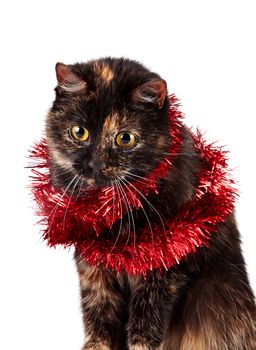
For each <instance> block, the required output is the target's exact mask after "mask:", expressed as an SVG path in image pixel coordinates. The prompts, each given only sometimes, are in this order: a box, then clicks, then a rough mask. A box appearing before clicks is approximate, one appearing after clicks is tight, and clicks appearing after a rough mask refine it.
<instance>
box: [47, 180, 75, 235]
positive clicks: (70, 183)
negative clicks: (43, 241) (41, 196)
mask: <svg viewBox="0 0 256 350" xmlns="http://www.w3.org/2000/svg"><path fill="white" fill-rule="evenodd" d="M77 177H78V175H75V176H74V177H73V178H72V179H71V181H70V182H69V183H68V185H67V186H66V188H65V190H64V192H63V193H62V195H61V197H60V198H59V200H58V202H57V204H56V205H55V207H54V208H53V209H52V211H51V212H50V214H49V215H48V217H49V218H50V217H51V216H52V214H53V216H52V218H51V222H50V225H49V228H48V230H47V232H46V234H48V233H49V232H50V230H51V227H52V223H53V219H54V217H55V215H56V212H57V209H58V206H59V204H60V202H61V200H62V198H63V197H64V196H65V194H66V193H67V191H68V189H69V188H70V186H71V185H72V183H73V182H74V181H75V180H76V179H77Z"/></svg>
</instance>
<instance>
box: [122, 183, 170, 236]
mask: <svg viewBox="0 0 256 350" xmlns="http://www.w3.org/2000/svg"><path fill="white" fill-rule="evenodd" d="M124 180H125V181H126V182H127V183H128V184H129V186H131V187H132V188H134V189H135V191H137V192H138V194H139V195H141V197H142V198H143V199H144V200H145V201H146V202H147V203H148V205H149V206H150V207H151V208H152V209H153V210H154V211H155V212H156V214H157V215H158V217H159V219H160V221H161V224H162V226H163V229H164V231H165V226H164V222H163V219H162V216H161V215H160V213H159V212H158V211H157V210H156V208H155V207H154V206H153V204H152V203H150V202H149V200H148V199H147V198H146V197H145V196H144V195H143V194H142V193H141V191H140V190H139V189H138V188H137V187H136V186H134V185H133V184H132V183H131V182H129V181H128V180H127V179H124Z"/></svg>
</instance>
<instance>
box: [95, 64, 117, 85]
mask: <svg viewBox="0 0 256 350" xmlns="http://www.w3.org/2000/svg"><path fill="white" fill-rule="evenodd" d="M92 69H93V73H94V76H95V80H96V81H97V83H98V84H97V85H98V86H100V85H103V86H108V85H109V83H110V82H111V81H113V79H114V76H115V74H114V70H113V68H111V67H110V65H109V64H108V63H106V62H103V61H95V62H94V63H93V64H92Z"/></svg>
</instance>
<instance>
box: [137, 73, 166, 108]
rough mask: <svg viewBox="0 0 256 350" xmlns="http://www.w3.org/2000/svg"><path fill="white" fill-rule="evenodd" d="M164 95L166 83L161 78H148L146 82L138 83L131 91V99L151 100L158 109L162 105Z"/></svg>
mask: <svg viewBox="0 0 256 350" xmlns="http://www.w3.org/2000/svg"><path fill="white" fill-rule="evenodd" d="M166 96H167V84H166V81H165V80H163V79H154V80H150V81H148V82H147V83H145V84H142V85H140V86H139V87H137V88H136V89H134V90H133V92H132V100H133V101H136V102H151V103H153V104H155V105H157V106H158V108H159V109H161V108H162V107H163V104H164V101H165V98H166Z"/></svg>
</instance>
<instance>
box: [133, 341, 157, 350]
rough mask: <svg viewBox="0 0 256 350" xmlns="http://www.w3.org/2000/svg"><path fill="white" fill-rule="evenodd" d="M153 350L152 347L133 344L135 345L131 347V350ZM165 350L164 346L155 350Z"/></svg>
mask: <svg viewBox="0 0 256 350" xmlns="http://www.w3.org/2000/svg"><path fill="white" fill-rule="evenodd" d="M149 348H150V349H151V347H149V346H147V345H145V344H139V343H138V344H133V345H129V350H148V349H149ZM162 349H163V345H160V346H158V347H157V348H155V350H162Z"/></svg>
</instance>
